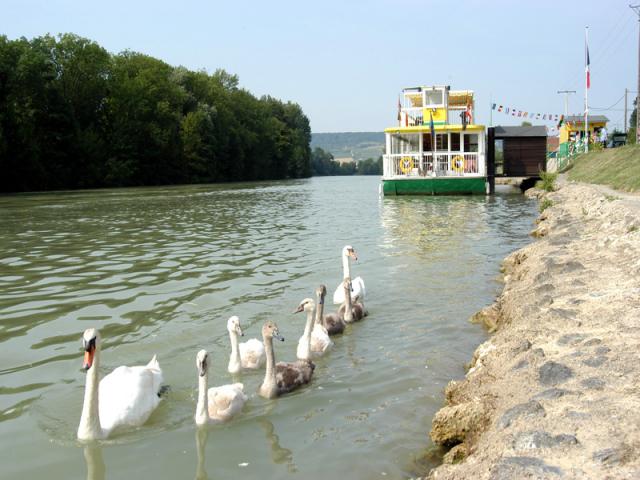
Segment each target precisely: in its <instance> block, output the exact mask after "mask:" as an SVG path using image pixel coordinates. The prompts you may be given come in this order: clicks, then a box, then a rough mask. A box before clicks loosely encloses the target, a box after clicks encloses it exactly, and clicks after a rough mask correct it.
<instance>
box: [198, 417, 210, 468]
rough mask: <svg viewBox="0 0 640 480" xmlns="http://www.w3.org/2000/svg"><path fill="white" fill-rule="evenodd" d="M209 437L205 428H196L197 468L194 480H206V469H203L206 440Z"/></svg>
mask: <svg viewBox="0 0 640 480" xmlns="http://www.w3.org/2000/svg"><path fill="white" fill-rule="evenodd" d="M208 436H209V429H208V428H207V426H206V425H205V426H202V427H197V428H196V453H197V458H198V462H197V466H196V477H195V478H196V480H208V479H209V477H208V476H207V469H206V468H205V448H206V446H207V438H208Z"/></svg>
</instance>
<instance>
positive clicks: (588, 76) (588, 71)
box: [584, 42, 591, 89]
mask: <svg viewBox="0 0 640 480" xmlns="http://www.w3.org/2000/svg"><path fill="white" fill-rule="evenodd" d="M586 47H587V58H586V60H587V63H586V66H585V69H584V70H585V72H586V74H587V89H589V88H591V72H590V70H589V43H588V42H587V43H586Z"/></svg>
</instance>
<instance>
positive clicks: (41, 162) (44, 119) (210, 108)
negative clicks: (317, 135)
mask: <svg viewBox="0 0 640 480" xmlns="http://www.w3.org/2000/svg"><path fill="white" fill-rule="evenodd" d="M310 140H311V131H310V127H309V121H308V119H307V117H306V116H305V115H304V113H303V112H302V110H301V108H300V107H299V106H298V105H297V104H294V103H284V102H282V101H280V100H277V99H274V98H271V97H262V98H259V99H258V98H256V97H254V96H253V95H252V94H251V93H249V92H248V91H246V90H244V89H241V88H239V86H238V77H237V76H235V75H231V74H229V73H227V72H225V71H223V70H218V71H216V72H215V73H213V74H209V73H207V72H204V71H197V72H194V71H190V70H187V69H186V68H183V67H172V66H170V65H168V64H166V63H164V62H163V61H161V60H158V59H156V58H152V57H150V56H147V55H143V54H140V53H135V52H131V51H125V52H122V53H119V54H117V55H114V54H110V53H109V52H107V51H106V50H105V49H104V48H102V47H100V46H99V45H98V44H96V43H95V42H92V41H90V40H87V39H85V38H81V37H78V36H76V35H73V34H63V35H60V36H58V37H52V36H49V35H47V36H43V37H37V38H34V39H32V40H27V39H25V38H21V39H18V40H9V39H7V37H6V36H0V191H3V192H15V191H27V190H52V189H74V188H94V187H113V186H133V185H160V184H179V183H201V182H223V181H235V180H257V179H279V178H299V177H308V176H310V175H311V151H310V147H309V144H310Z"/></svg>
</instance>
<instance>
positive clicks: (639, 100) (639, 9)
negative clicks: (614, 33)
mask: <svg viewBox="0 0 640 480" xmlns="http://www.w3.org/2000/svg"><path fill="white" fill-rule="evenodd" d="M629 8H631V10H633V11H634V12H636V15H638V25H639V28H638V93H637V94H636V144H640V129H639V128H638V124H639V123H640V122H638V113H640V5H629Z"/></svg>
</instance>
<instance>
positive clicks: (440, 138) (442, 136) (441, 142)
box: [436, 133, 449, 150]
mask: <svg viewBox="0 0 640 480" xmlns="http://www.w3.org/2000/svg"><path fill="white" fill-rule="evenodd" d="M436 150H449V136H448V135H447V134H446V133H436Z"/></svg>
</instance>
